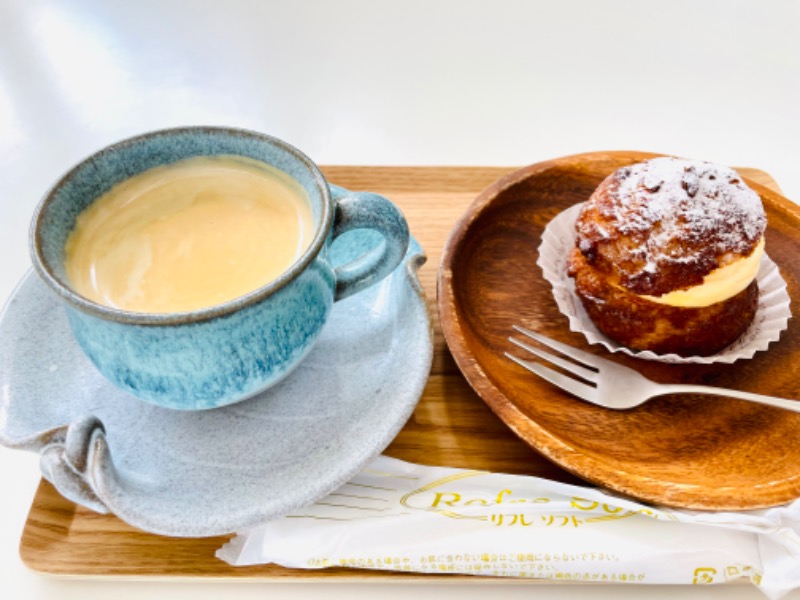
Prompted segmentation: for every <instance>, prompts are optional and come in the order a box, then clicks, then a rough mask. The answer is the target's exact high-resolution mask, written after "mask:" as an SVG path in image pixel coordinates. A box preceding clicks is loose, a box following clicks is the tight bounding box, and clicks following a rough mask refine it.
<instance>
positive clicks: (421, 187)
mask: <svg viewBox="0 0 800 600" xmlns="http://www.w3.org/2000/svg"><path fill="white" fill-rule="evenodd" d="M323 170H324V172H325V175H326V176H327V177H328V180H329V181H331V182H332V183H335V184H337V185H341V186H344V187H346V188H349V189H352V190H369V191H373V192H377V193H380V194H384V195H386V196H387V197H389V198H390V199H391V200H392V201H394V202H395V203H396V204H398V205H399V206H400V207H401V209H402V210H403V212H404V213H405V215H406V217H407V219H408V222H409V225H410V228H411V232H412V234H413V235H414V236H415V237H416V239H417V240H418V241H419V242H420V244H421V245H422V247H423V248H424V250H425V252H426V254H427V256H428V261H427V263H426V264H425V265H424V266H423V267H422V269H421V270H420V278H421V281H422V284H423V286H424V288H425V290H426V292H427V295H428V307H429V312H430V315H431V323H432V327H433V331H434V359H433V367H432V370H431V375H430V379H429V381H428V384H427V386H426V388H425V391H424V393H423V396H422V398H421V399H420V402H419V404H418V406H417V408H416V410H415V411H414V414H413V415H412V416H411V418H410V419H409V421H408V423H407V424H406V426H405V427H404V428H403V430H402V431H401V432H400V434H399V435H398V436H397V438H396V439H395V440H394V442H392V444H391V445H390V446H389V447H388V448H387V450H386V451H385V454H387V455H388V456H392V457H395V458H399V459H402V460H406V461H409V462H415V463H420V464H427V465H436V466H448V467H460V468H470V469H482V470H489V471H495V472H504V473H516V474H526V475H535V476H539V477H545V478H548V479H553V480H558V481H563V482H567V483H577V484H581V483H582V481H580V480H579V479H577V478H576V477H574V476H573V475H570V474H569V473H567V472H566V471H564V470H562V469H561V468H559V467H557V466H556V465H554V464H553V463H551V462H549V461H548V460H546V459H545V458H544V457H542V456H541V455H539V454H538V453H537V452H535V451H534V450H532V449H531V448H530V447H529V446H528V445H526V444H525V443H524V442H522V441H521V440H520V439H519V438H518V437H517V436H516V435H515V434H514V433H512V432H511V430H510V429H508V428H507V427H506V426H505V425H504V424H503V423H502V422H501V421H500V420H499V419H498V418H497V417H496V416H495V415H494V413H493V412H492V411H491V410H490V409H489V408H488V407H487V406H486V404H484V402H483V401H482V400H481V399H480V398H479V397H478V396H477V395H476V394H475V392H473V391H472V389H471V388H470V386H469V385H468V384H467V382H466V381H465V379H464V378H463V377H462V375H461V373H460V372H459V370H458V368H457V367H456V364H455V362H454V360H453V358H452V356H451V355H450V353H449V351H448V350H447V348H446V346H445V343H444V339H443V336H442V332H441V328H440V326H439V317H438V314H437V310H436V298H435V293H436V277H437V270H438V267H439V262H440V257H441V253H442V249H443V247H444V245H445V242H446V240H447V238H448V235H449V234H450V231H451V229H452V227H453V225H454V224H455V223H456V222H457V221H458V219H459V217H460V216H461V215H462V213H463V212H464V211H465V210H466V209H467V207H468V206H469V205H470V204H471V203H472V201H473V200H474V199H475V197H476V196H477V195H478V194H479V193H480V192H481V191H482V190H484V189H485V188H486V187H487V186H489V185H490V184H491V183H493V182H494V181H496V180H497V179H499V178H500V177H502V176H504V175H506V174H508V173H510V172H511V171H514V170H515V168H500V167H349V166H335V167H326V168H324V169H323ZM739 171H740V172H741V174H742V175H743V176H745V177H747V178H748V179H751V180H753V181H755V182H757V183H760V184H762V185H766V186H767V187H770V188H771V189H773V190H776V191H780V190H779V189H778V186H777V184H776V183H775V181H774V180H773V179H772V178H771V177H770V176H769V175H767V174H766V173H764V172H763V171H758V170H755V169H747V168H745V169H739ZM228 539H229V537H227V536H220V537H210V538H200V539H187V538H169V537H163V536H158V535H152V534H148V533H144V532H142V531H139V530H137V529H134V528H132V527H130V526H129V525H127V524H125V523H124V522H122V521H121V520H119V519H118V518H116V517H114V516H112V515H100V514H97V513H94V512H92V511H91V510H89V509H87V508H84V507H81V506H77V505H75V504H74V503H72V502H70V501H69V500H66V499H65V498H63V497H62V496H61V495H60V494H59V493H58V492H57V491H56V490H55V489H54V488H53V487H52V486H51V485H50V484H49V483H48V482H46V481H44V480H43V481H42V482H41V483H40V485H39V488H38V490H37V492H36V495H35V497H34V500H33V504H32V506H31V510H30V514H29V516H28V520H27V522H26V524H25V528H24V530H23V534H22V540H21V543H20V555H21V558H22V560H23V562H24V563H25V564H26V565H27V566H28V567H30V568H31V569H33V570H35V571H39V572H43V573H47V574H52V575H78V576H116V577H121V576H125V577H131V576H140V577H152V576H158V577H225V578H250V579H254V578H255V579H262V580H264V579H266V580H276V581H278V580H280V581H288V580H292V579H297V580H304V581H312V580H326V579H331V578H333V579H338V580H365V579H369V580H379V579H398V580H399V579H404V580H409V579H414V578H423V579H425V580H430V579H431V578H437V577H441V578H443V577H448V576H440V575H414V574H408V573H393V572H386V571H365V570H356V569H341V568H331V569H324V570H298V569H285V568H282V567H278V566H275V565H261V566H254V567H232V566H230V565H228V564H227V563H225V562H223V561H221V560H219V559H217V558H216V557H215V556H214V552H215V551H216V550H217V549H218V548H219V547H220V546H222V545H223V544H224V543H225V542H226V541H227V540H228Z"/></svg>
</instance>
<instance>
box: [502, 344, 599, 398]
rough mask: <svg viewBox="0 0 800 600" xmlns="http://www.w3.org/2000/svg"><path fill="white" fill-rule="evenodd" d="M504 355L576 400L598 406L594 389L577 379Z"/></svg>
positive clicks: (507, 354)
mask: <svg viewBox="0 0 800 600" xmlns="http://www.w3.org/2000/svg"><path fill="white" fill-rule="evenodd" d="M505 355H506V357H508V358H510V359H511V360H513V361H514V362H515V363H517V364H518V365H520V366H521V367H524V368H525V369H527V370H528V371H530V372H532V373H535V374H536V375H538V376H539V377H541V378H542V379H545V380H547V381H549V382H550V383H552V384H553V385H556V386H558V387H560V388H561V389H562V390H566V391H567V392H569V393H570V394H572V395H573V396H577V397H578V398H583V399H584V400H588V401H589V402H594V403H595V404H599V397H598V392H597V388H596V387H593V386H591V385H587V384H585V383H581V382H580V381H578V380H577V379H573V378H572V377H567V376H566V375H562V374H561V373H559V372H558V371H554V370H553V369H551V368H549V367H545V366H544V365H540V364H539V363H535V362H531V361H528V360H523V359H521V358H518V357H516V356H514V355H513V354H509V353H508V352H506V353H505Z"/></svg>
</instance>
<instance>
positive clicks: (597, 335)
mask: <svg viewBox="0 0 800 600" xmlns="http://www.w3.org/2000/svg"><path fill="white" fill-rule="evenodd" d="M580 209H581V205H580V204H576V205H574V206H571V207H570V208H568V209H567V210H565V211H563V212H561V213H560V214H559V215H558V216H556V218H554V219H553V220H552V221H550V223H548V225H547V227H545V230H544V232H543V233H542V243H541V245H540V246H539V259H538V260H537V261H536V262H537V264H538V265H539V266H540V267H541V268H542V271H543V272H544V278H545V279H547V281H549V282H550V285H552V286H553V296H554V297H555V300H556V304H557V305H558V309H559V310H560V311H561V312H562V313H564V315H566V316H567V318H568V319H569V328H570V329H571V330H572V331H578V332H580V333H582V334H583V335H585V336H586V340H587V341H588V342H589V343H590V344H602V345H603V346H605V347H606V348H607V349H608V350H610V351H611V352H623V353H625V354H628V355H630V356H635V357H637V358H643V359H646V360H657V361H661V362H667V363H699V364H709V363H715V362H720V363H732V362H734V361H736V360H739V359H743V358H752V357H753V355H754V354H755V353H756V352H758V351H760V350H766V349H767V347H768V346H769V345H770V344H771V343H772V342H775V341H777V340H778V338H780V335H781V331H783V330H784V329H786V327H787V325H788V322H789V319H790V318H791V316H792V312H791V309H790V307H789V305H790V303H791V299H790V298H789V294H788V292H787V290H786V282H785V281H784V280H783V278H782V277H781V274H780V271H779V270H778V266H777V265H776V264H775V263H774V262H772V260H771V259H770V258H769V256H767V255H766V253H765V254H764V256H763V257H762V259H761V264H760V267H759V271H758V275H757V277H756V279H757V281H758V288H759V297H758V309H757V311H756V316H755V319H753V323H752V324H751V325H750V327H749V328H748V329H747V331H745V332H744V334H742V336H741V337H740V338H739V339H738V340H737V341H735V342H734V343H733V344H731V345H730V346H728V347H727V348H725V349H724V350H722V351H721V352H719V353H717V354H713V355H711V356H689V357H682V356H678V355H677V354H656V353H655V352H650V351H649V350H648V351H636V350H631V349H630V348H626V347H625V346H621V345H620V344H618V343H616V342H615V341H613V340H611V339H609V338H608V337H606V336H605V335H604V334H603V333H602V332H601V331H600V330H599V329H598V328H597V327H596V326H595V324H594V323H593V322H592V320H591V319H590V318H589V315H588V314H587V313H586V310H585V309H584V308H583V304H581V301H580V299H579V298H578V296H577V295H576V293H575V283H574V281H573V280H572V278H571V277H569V276H568V275H567V257H568V256H569V253H570V252H571V251H572V249H573V248H574V247H575V238H576V232H575V220H576V219H577V218H578V213H579V212H580Z"/></svg>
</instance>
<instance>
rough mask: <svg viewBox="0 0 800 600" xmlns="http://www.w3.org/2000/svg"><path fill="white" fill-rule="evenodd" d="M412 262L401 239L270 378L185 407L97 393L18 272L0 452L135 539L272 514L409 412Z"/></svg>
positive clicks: (108, 389)
mask: <svg viewBox="0 0 800 600" xmlns="http://www.w3.org/2000/svg"><path fill="white" fill-rule="evenodd" d="M360 234H361V232H358V231H356V232H351V233H350V234H347V235H350V236H352V237H351V238H350V240H349V241H348V242H346V243H344V244H342V248H343V249H342V250H340V251H339V254H340V255H341V256H340V260H342V262H344V260H346V258H347V256H346V255H347V254H348V253H349V249H350V248H349V247H353V248H357V247H358V246H359V245H361V246H363V244H364V243H371V240H363V239H359V238H358V236H359V235H360ZM337 243H339V242H337ZM334 249H335V248H334ZM424 262H425V255H424V253H423V251H422V249H421V248H420V246H419V244H418V243H417V242H416V241H415V240H412V241H411V244H410V247H409V251H408V253H407V254H406V257H405V259H404V261H403V263H402V264H401V265H400V266H398V267H397V269H396V270H395V271H394V272H393V273H392V274H391V275H390V276H389V277H387V278H386V279H384V280H383V281H382V282H381V283H379V284H377V285H375V286H373V287H372V288H370V289H368V290H366V291H364V292H361V293H359V294H356V295H354V296H352V297H350V298H347V299H345V300H342V301H340V302H338V303H336V304H335V305H334V308H333V311H332V314H331V317H330V320H329V322H328V323H327V324H326V325H325V329H324V330H323V332H322V335H321V336H320V339H319V342H318V343H317V345H316V346H315V348H314V349H313V350H312V352H311V353H310V354H309V356H308V357H307V358H306V359H305V360H304V361H303V363H302V364H301V365H300V367H299V368H298V369H297V370H296V371H295V372H294V373H293V374H292V375H290V376H289V377H288V378H287V379H286V380H285V381H283V382H281V383H280V384H278V386H276V387H274V388H272V389H270V390H268V391H266V392H264V393H263V394H261V395H259V396H256V397H254V398H252V399H250V400H246V401H244V402H240V403H238V404H234V405H231V406H228V407H224V408H219V409H213V410H209V411H200V412H181V411H173V410H169V409H164V408H159V407H156V406H153V405H150V404H147V403H145V402H142V401H140V400H137V399H135V398H134V397H132V396H130V395H128V394H127V393H125V392H122V391H120V390H118V389H117V388H115V387H114V386H112V385H111V384H110V383H108V382H107V381H106V380H105V379H104V378H103V377H102V376H101V375H100V374H99V373H98V372H97V371H96V370H95V368H94V366H93V365H92V364H91V363H90V362H89V361H88V359H86V358H85V356H84V355H83V353H82V352H81V350H80V349H79V348H78V346H77V344H76V343H75V341H74V340H73V338H72V335H71V333H70V329H69V326H68V323H67V319H66V315H65V312H64V310H63V308H62V307H61V306H60V305H59V304H58V301H57V300H56V299H55V297H54V296H53V295H52V293H51V292H50V291H49V290H48V289H47V288H46V287H45V285H44V284H43V283H42V282H41V281H40V280H39V279H38V278H37V277H36V275H35V274H33V273H32V272H29V273H28V274H27V275H26V276H25V278H24V279H23V280H22V282H21V283H20V284H19V286H18V287H17V289H16V290H15V291H14V293H13V295H12V297H11V298H10V299H9V301H8V303H7V304H6V307H5V309H4V311H3V312H2V314H1V315H0V390H2V392H0V444H3V445H5V446H8V447H11V448H18V449H23V450H31V451H35V452H38V453H39V454H40V455H41V469H42V474H43V475H44V477H45V478H46V479H48V480H49V481H50V482H51V483H53V484H54V485H55V487H56V488H57V489H58V490H59V491H60V492H61V493H62V494H63V495H64V496H65V497H67V498H69V499H71V500H73V501H75V502H77V503H79V504H82V505H85V506H88V507H90V508H93V509H95V510H97V511H100V512H111V513H113V514H115V515H116V516H118V517H119V518H120V519H122V520H123V521H125V522H127V523H129V524H131V525H133V526H135V527H137V528H139V529H142V530H145V531H149V532H153V533H159V534H163V535H172V536H181V537H201V536H211V535H220V534H226V533H231V532H234V531H241V530H243V529H246V528H249V527H252V526H255V525H257V524H259V523H261V522H264V521H267V520H269V519H274V518H277V517H281V516H283V515H285V514H287V513H289V512H291V511H293V510H295V509H297V508H299V507H301V506H303V505H306V504H310V503H312V502H314V501H316V500H318V499H319V498H321V497H323V496H325V495H327V494H328V493H330V492H332V491H333V490H334V489H336V488H337V487H339V486H340V485H342V484H343V483H345V482H346V481H347V480H349V479H350V478H351V477H353V476H354V475H355V474H356V473H358V472H359V471H360V470H361V469H362V468H363V467H365V466H366V465H367V464H368V463H369V462H370V460H372V459H373V458H374V457H375V456H377V455H378V454H380V453H381V452H382V451H383V450H384V449H385V448H386V446H388V445H389V443H390V442H391V441H392V439H393V438H394V437H395V436H396V435H397V433H398V432H399V430H400V429H401V428H402V427H403V425H404V424H405V422H406V421H407V419H408V418H409V416H410V415H411V413H412V411H413V409H414V407H415V406H416V404H417V402H418V400H419V398H420V396H421V395H422V391H423V389H424V386H425V383H426V381H427V377H428V373H429V371H430V366H431V361H432V355H433V349H432V348H433V344H432V339H431V327H430V320H429V316H428V313H427V307H426V302H425V297H424V292H423V290H422V287H421V285H420V283H419V279H418V277H417V271H418V269H419V267H420V266H421V265H422V264H423V263H424Z"/></svg>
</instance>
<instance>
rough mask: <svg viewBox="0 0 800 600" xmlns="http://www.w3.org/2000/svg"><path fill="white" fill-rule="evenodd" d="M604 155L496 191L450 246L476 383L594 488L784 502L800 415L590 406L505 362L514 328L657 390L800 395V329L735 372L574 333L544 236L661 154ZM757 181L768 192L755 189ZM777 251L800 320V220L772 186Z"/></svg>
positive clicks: (463, 350)
mask: <svg viewBox="0 0 800 600" xmlns="http://www.w3.org/2000/svg"><path fill="white" fill-rule="evenodd" d="M650 157H651V156H650V155H643V154H641V153H633V152H604V153H603V152H600V153H591V154H583V155H578V156H573V157H565V158H562V159H558V160H554V161H548V162H545V163H541V164H538V165H532V166H530V167H527V168H525V169H522V170H519V171H517V172H515V173H514V174H512V175H510V176H509V177H507V178H505V179H503V180H502V181H500V182H498V183H497V184H495V185H494V186H492V187H491V188H490V189H488V190H487V191H486V192H485V193H484V194H482V195H481V196H480V197H479V198H478V199H477V200H476V202H475V204H474V205H473V206H472V207H471V209H470V210H469V212H467V213H466V215H465V216H464V217H463V218H462V220H461V221H460V222H459V224H458V225H457V226H456V228H455V234H454V235H453V237H452V238H451V239H450V242H449V244H448V246H447V248H446V251H445V255H444V259H443V262H442V272H441V278H440V281H439V285H440V288H439V301H440V316H441V317H442V325H443V329H444V333H445V335H446V338H447V341H448V344H449V347H450V349H451V350H452V351H453V354H454V355H455V358H456V360H457V361H458V364H459V366H460V367H461V369H462V371H463V372H464V373H465V375H466V378H467V380H468V381H469V382H470V383H471V384H472V386H473V388H475V389H476V390H477V391H478V393H479V394H480V395H481V396H482V398H483V399H484V400H485V401H486V402H487V403H488V404H489V405H490V406H491V407H492V408H493V410H494V411H495V412H496V413H497V414H498V415H499V416H500V418H501V419H502V420H503V421H504V422H506V424H508V425H509V427H510V428H512V429H513V430H514V431H516V432H517V434H519V436H520V437H521V438H523V439H525V440H526V441H528V442H529V443H530V444H531V445H532V446H533V447H535V448H537V449H538V450H539V451H541V452H542V453H543V454H545V455H546V456H548V457H550V458H551V459H552V460H553V461H554V462H556V463H558V464H559V465H561V466H563V467H564V468H566V469H568V470H569V471H570V472H572V473H575V474H577V475H579V476H581V477H583V478H585V479H588V480H590V481H593V482H595V483H597V484H599V485H602V486H605V487H609V488H611V489H613V490H615V491H618V492H622V493H624V494H628V495H631V496H634V497H636V498H639V499H643V500H646V501H650V502H654V503H658V504H662V505H666V506H673V507H678V508H689V509H700V510H746V509H755V508H763V507H768V506H775V505H778V504H783V503H786V502H788V501H790V500H793V499H794V498H797V497H798V496H800V466H798V465H800V447H798V445H797V443H796V440H797V439H798V438H800V414H797V413H794V412H790V411H783V410H780V409H776V408H771V407H765V406H763V405H759V404H754V403H750V402H744V401H741V400H732V399H730V398H719V397H716V398H715V397H711V396H707V395H706V396H704V395H697V394H685V395H671V396H661V397H658V398H655V399H653V400H651V401H650V402H648V403H646V404H644V405H642V406H640V407H637V408H636V409H632V410H628V411H614V410H608V409H605V408H601V407H598V406H596V405H594V404H591V403H588V402H583V401H581V400H578V399H576V398H575V397H573V396H571V395H570V394H569V393H567V392H564V391H562V390H561V389H559V388H557V387H555V386H553V385H551V384H550V383H548V382H546V381H544V380H542V379H540V378H538V377H536V376H535V375H532V374H531V373H529V372H528V371H526V370H525V369H523V368H522V367H520V366H519V365H517V364H515V363H513V362H511V361H510V360H508V359H507V358H506V357H505V356H504V352H505V351H508V350H512V349H513V346H512V345H511V344H510V343H509V341H508V337H509V335H511V334H512V333H513V330H512V326H513V325H514V324H518V325H522V326H523V327H527V328H528V329H532V330H534V331H538V332H540V333H543V334H544V335H547V336H549V337H552V338H555V339H558V340H560V341H563V342H566V343H568V344H571V345H573V346H576V347H579V348H581V349H583V350H587V351H589V352H594V353H597V354H602V355H606V356H608V357H611V358H612V359H613V360H614V361H615V362H618V363H622V364H625V365H626V366H628V367H631V368H633V369H635V370H637V371H639V372H641V373H643V374H645V375H646V376H648V377H649V378H650V379H653V380H655V381H659V382H663V383H678V382H680V383H688V384H692V383H693V384H700V385H710V386H716V387H722V388H729V389H739V390H744V391H752V392H756V393H762V394H766V395H770V396H778V397H783V398H793V399H794V398H798V399H800V379H798V370H799V369H800V366H798V363H797V353H798V350H800V326H798V324H797V322H796V321H795V320H790V322H789V327H788V329H787V330H786V331H784V332H783V333H782V334H781V338H780V340H779V341H778V342H777V343H774V344H772V345H771V346H770V347H769V349H768V351H765V352H758V353H756V354H755V356H754V357H753V358H752V359H749V360H740V361H737V362H735V363H733V364H725V363H714V364H709V365H696V364H680V365H673V364H667V363H663V362H656V361H646V360H641V359H637V358H633V357H629V356H623V355H620V354H614V355H613V356H610V355H609V353H608V352H607V351H606V350H605V349H603V348H602V347H599V346H597V345H594V346H592V345H590V344H588V343H587V342H586V339H585V338H584V336H583V335H582V334H580V333H575V332H571V331H570V330H569V326H568V322H567V318H566V317H565V316H564V315H562V314H561V313H560V312H559V311H558V308H557V306H556V305H555V302H554V300H553V297H552V288H551V286H550V284H549V282H547V281H546V280H545V279H544V277H543V275H542V272H541V269H539V268H538V267H536V266H535V265H536V259H537V257H538V253H537V248H538V246H539V243H540V239H541V233H542V231H543V230H544V227H545V226H546V225H547V223H549V222H550V221H551V220H552V219H553V218H554V217H555V216H556V215H557V214H558V213H560V212H562V211H563V210H565V209H567V208H569V207H570V206H573V205H575V204H577V203H579V202H582V201H583V200H584V199H586V198H587V197H588V196H589V195H590V194H591V193H592V191H593V190H594V189H595V188H596V187H597V186H598V185H599V184H600V182H601V181H602V180H603V179H605V178H606V177H607V176H608V175H609V174H610V173H612V172H613V171H615V170H616V169H617V168H619V167H622V166H625V165H629V164H633V163H635V162H639V161H642V160H646V159H647V158H650ZM753 185H754V186H756V185H757V184H753ZM757 191H759V193H760V194H761V197H762V200H763V203H764V208H765V210H766V213H767V219H768V223H769V224H768V228H767V232H766V234H765V237H766V248H767V252H768V254H769V256H770V257H771V258H772V259H773V260H774V261H775V262H776V263H777V264H778V266H779V267H780V269H781V272H782V275H783V278H784V280H785V281H786V283H787V286H788V291H789V295H790V297H792V298H793V299H794V301H793V302H792V305H793V313H794V314H795V315H796V314H798V308H799V307H800V305H799V304H798V300H800V281H798V276H800V270H798V269H797V268H796V267H795V260H796V259H795V257H796V256H798V254H800V239H798V231H799V230H800V213H798V209H797V206H796V205H794V204H792V203H790V202H789V201H788V200H786V199H784V198H782V197H781V196H780V195H778V194H776V193H774V192H771V191H770V190H768V189H766V188H759V189H758V190H757Z"/></svg>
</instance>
